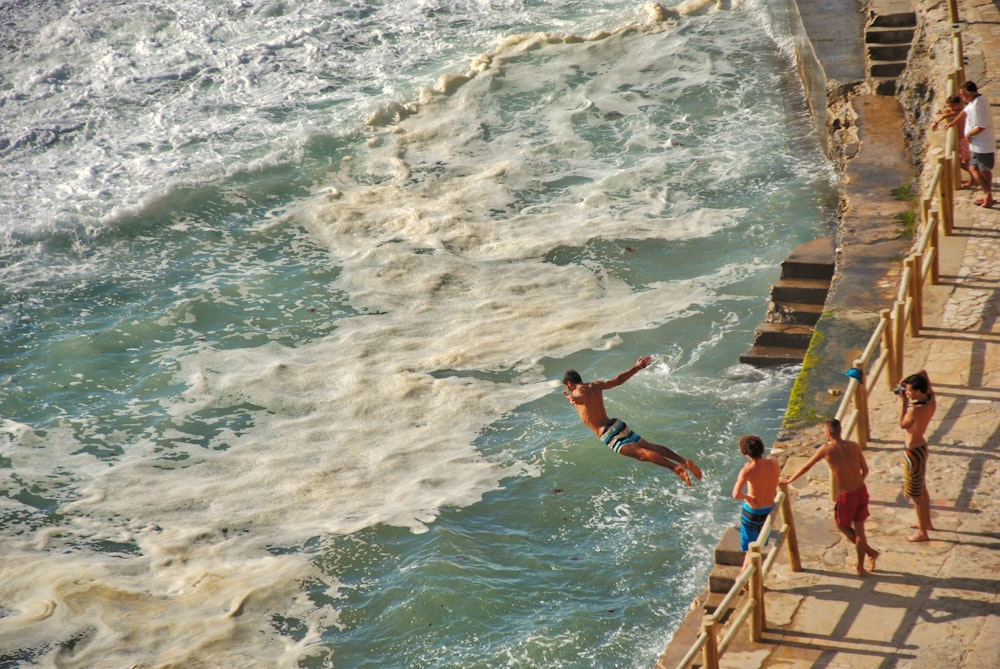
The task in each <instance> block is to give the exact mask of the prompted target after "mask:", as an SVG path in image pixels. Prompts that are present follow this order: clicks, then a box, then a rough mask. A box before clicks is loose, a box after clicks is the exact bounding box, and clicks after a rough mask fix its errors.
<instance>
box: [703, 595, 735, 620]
mask: <svg viewBox="0 0 1000 669" xmlns="http://www.w3.org/2000/svg"><path fill="white" fill-rule="evenodd" d="M726 592H728V590H727V591H726ZM725 598H726V593H725V592H710V593H708V599H706V600H705V604H704V605H703V610H704V611H705V613H711V614H712V615H714V616H715V620H716V622H717V623H719V624H720V625H725V624H726V623H727V622H728V621H729V617H730V616H731V615H733V611H735V610H736V607H735V606H733V604H740V600H739V598H737V599H736V601H735V602H733V604H730V605H729V606H728V607H726V610H725V611H719V604H721V603H722V600H723V599H725Z"/></svg>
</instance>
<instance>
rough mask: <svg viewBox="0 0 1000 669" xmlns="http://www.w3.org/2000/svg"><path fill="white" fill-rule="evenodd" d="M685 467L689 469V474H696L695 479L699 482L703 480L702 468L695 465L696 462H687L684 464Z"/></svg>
mask: <svg viewBox="0 0 1000 669" xmlns="http://www.w3.org/2000/svg"><path fill="white" fill-rule="evenodd" d="M684 466H685V467H687V470H688V471H689V472H691V473H692V474H694V477H695V478H696V479H698V480H699V481H700V480H701V467H699V466H698V465H696V464H695V463H694V460H687V461H685V462H684Z"/></svg>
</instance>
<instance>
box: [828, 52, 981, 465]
mask: <svg viewBox="0 0 1000 669" xmlns="http://www.w3.org/2000/svg"><path fill="white" fill-rule="evenodd" d="M954 38H955V40H956V41H957V42H958V46H957V48H958V49H961V35H959V34H956V35H955V36H954ZM959 74H960V72H956V73H955V75H953V77H952V78H951V79H950V80H949V86H948V88H949V92H948V94H949V95H953V94H954V91H956V90H957V89H958V85H960V84H955V83H954V81H955V80H957V79H958V75H959ZM959 170H960V166H959V159H958V130H957V128H949V129H948V134H947V136H946V138H945V150H944V155H943V156H941V157H940V158H938V164H937V167H936V168H935V170H934V174H933V175H932V177H931V180H930V184H929V186H928V188H927V192H928V193H930V195H929V196H928V197H926V198H922V199H921V200H920V207H919V220H920V225H919V226H918V229H917V231H916V232H917V234H918V237H917V241H916V244H915V245H914V247H913V250H912V252H911V253H910V255H909V256H907V258H906V259H905V260H904V263H903V273H902V276H901V277H900V281H899V289H898V291H897V293H896V299H895V302H894V303H893V306H892V308H891V309H883V310H882V311H881V312H880V313H879V316H880V318H879V324H878V326H877V327H876V328H875V331H874V332H873V333H872V336H871V338H870V339H869V340H868V345H867V346H866V347H865V350H864V352H863V353H862V354H861V357H859V358H857V359H855V360H854V363H853V364H854V367H855V368H856V369H858V370H860V371H861V374H860V375H859V376H860V377H861V378H860V379H859V378H855V377H853V376H852V377H850V378H849V380H848V382H847V388H846V389H845V391H844V394H843V397H844V399H843V400H841V403H840V406H839V407H838V409H837V413H836V415H835V418H837V419H838V420H840V422H841V425H842V432H843V435H844V437H845V438H848V439H849V438H852V437H853V438H854V439H855V440H856V441H857V442H858V443H859V444H860V445H861V447H862V448H864V447H865V446H866V445H867V444H868V440H869V438H870V425H871V423H870V421H869V415H868V398H869V397H870V396H871V393H872V392H873V391H874V389H875V387H876V385H877V384H878V381H879V377H880V376H882V374H883V373H884V374H885V376H884V379H885V384H886V387H887V388H890V389H891V388H893V387H894V386H895V385H896V384H897V383H899V380H900V379H901V378H902V376H903V359H904V358H903V356H904V353H905V344H906V335H907V333H909V335H910V336H912V337H915V336H917V335H918V334H919V333H920V330H921V328H922V327H923V320H924V318H923V312H924V300H923V293H924V284H925V283H928V282H929V283H930V284H931V285H937V284H938V283H939V277H940V273H939V261H940V256H941V250H940V245H939V241H940V237H941V236H950V235H951V234H952V232H953V229H954V226H955V198H954V193H955V186H956V184H958V183H959V182H960V179H961V173H960V171H959ZM935 205H936V207H935Z"/></svg>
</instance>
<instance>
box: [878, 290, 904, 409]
mask: <svg viewBox="0 0 1000 669" xmlns="http://www.w3.org/2000/svg"><path fill="white" fill-rule="evenodd" d="M878 313H879V318H880V319H881V320H882V321H883V322H884V325H883V326H882V348H883V349H885V360H886V367H887V370H886V371H887V372H888V373H887V374H886V375H885V380H886V382H887V383H888V384H889V389H890V390H891V389H892V388H893V387H894V386H895V385H896V379H898V378H899V375H900V373H901V372H900V370H899V369H898V368H897V366H896V344H895V339H893V336H892V312H891V311H889V310H888V309H882V310H881V311H879V312H878Z"/></svg>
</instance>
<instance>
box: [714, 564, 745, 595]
mask: <svg viewBox="0 0 1000 669" xmlns="http://www.w3.org/2000/svg"><path fill="white" fill-rule="evenodd" d="M739 575H740V567H734V566H732V565H727V564H717V565H715V566H714V567H712V573H710V574H709V575H708V591H709V592H718V593H722V594H725V593H727V592H729V591H730V590H731V589H732V587H733V585H734V584H735V583H736V579H737V578H739Z"/></svg>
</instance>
